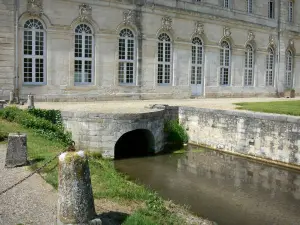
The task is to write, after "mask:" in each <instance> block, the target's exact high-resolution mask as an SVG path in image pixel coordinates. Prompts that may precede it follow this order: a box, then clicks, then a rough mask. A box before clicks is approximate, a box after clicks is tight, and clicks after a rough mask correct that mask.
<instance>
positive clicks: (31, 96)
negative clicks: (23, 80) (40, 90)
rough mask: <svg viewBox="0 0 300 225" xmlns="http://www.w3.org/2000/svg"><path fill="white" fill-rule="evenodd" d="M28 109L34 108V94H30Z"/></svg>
mask: <svg viewBox="0 0 300 225" xmlns="http://www.w3.org/2000/svg"><path fill="white" fill-rule="evenodd" d="M27 104H28V109H34V96H33V95H28V101H27Z"/></svg>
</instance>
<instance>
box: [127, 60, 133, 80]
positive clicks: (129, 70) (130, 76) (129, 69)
mask: <svg viewBox="0 0 300 225" xmlns="http://www.w3.org/2000/svg"><path fill="white" fill-rule="evenodd" d="M126 83H130V84H132V83H133V63H126Z"/></svg>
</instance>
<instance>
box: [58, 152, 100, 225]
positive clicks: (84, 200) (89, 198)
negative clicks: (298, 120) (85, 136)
mask: <svg viewBox="0 0 300 225" xmlns="http://www.w3.org/2000/svg"><path fill="white" fill-rule="evenodd" d="M58 179H59V184H58V215H57V225H64V224H68V225H75V224H76V225H77V224H81V225H89V224H93V225H101V224H102V222H101V220H100V219H97V218H96V212H95V206H94V197H93V190H92V184H91V178H90V170H89V164H88V159H87V156H86V154H85V152H84V151H79V152H65V153H62V154H61V155H60V156H59V175H58Z"/></svg>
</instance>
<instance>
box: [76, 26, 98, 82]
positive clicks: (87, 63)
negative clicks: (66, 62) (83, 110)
mask: <svg viewBox="0 0 300 225" xmlns="http://www.w3.org/2000/svg"><path fill="white" fill-rule="evenodd" d="M93 49H94V40H93V32H92V29H91V28H90V27H89V26H88V25H86V24H79V25H78V26H77V27H76V29H75V64H74V65H75V84H91V83H92V82H93V67H94V66H93V58H94V52H93Z"/></svg>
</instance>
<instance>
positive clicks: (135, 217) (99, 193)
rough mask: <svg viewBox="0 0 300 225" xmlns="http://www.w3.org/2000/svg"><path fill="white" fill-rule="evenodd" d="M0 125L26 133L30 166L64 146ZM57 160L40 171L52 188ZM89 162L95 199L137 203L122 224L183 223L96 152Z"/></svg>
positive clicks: (8, 125)
mask: <svg viewBox="0 0 300 225" xmlns="http://www.w3.org/2000/svg"><path fill="white" fill-rule="evenodd" d="M0 124H1V125H0V132H2V133H11V132H25V133H27V139H28V143H27V145H28V157H29V160H31V162H32V164H31V166H30V169H35V168H37V167H39V166H40V165H42V164H43V163H44V162H46V161H48V160H49V159H51V158H52V157H54V156H55V155H56V154H58V153H59V152H63V151H65V149H66V147H65V145H64V144H63V143H61V142H59V141H55V140H49V139H47V138H45V137H44V136H43V135H41V134H39V133H37V132H36V131H35V130H33V129H31V128H24V127H23V126H21V125H19V124H17V123H13V122H8V121H6V120H3V119H0ZM0 143H1V142H0ZM2 143H3V142H2ZM57 163H58V160H55V161H54V162H52V163H51V164H50V165H49V166H47V167H46V168H45V169H44V170H43V171H42V172H41V175H42V176H43V177H44V179H45V180H46V181H47V182H48V183H50V184H51V185H53V186H54V187H55V188H57V185H58V174H57ZM89 165H90V170H91V180H92V185H93V192H94V196H95V199H109V200H111V201H113V202H117V203H118V204H121V205H122V204H123V205H128V204H129V205H130V204H135V205H137V207H136V209H135V210H134V212H133V213H132V214H131V215H130V216H128V217H127V218H126V219H125V220H124V221H123V224H126V225H135V224H136V225H140V224H144V225H150V224H151V225H154V224H178V225H179V224H180V225H182V224H187V222H186V221H187V220H186V218H184V217H182V215H180V216H179V215H178V213H176V212H174V211H172V209H170V208H169V207H168V206H167V205H166V203H165V202H164V201H163V200H162V199H161V198H160V197H159V196H158V195H157V194H156V193H154V192H152V191H150V190H148V189H147V188H145V187H143V186H141V185H137V184H135V183H133V182H130V181H129V180H128V179H127V177H126V176H123V175H121V174H120V173H118V172H116V170H115V169H114V166H113V162H112V161H110V160H104V159H102V158H101V157H100V156H99V155H95V154H90V158H89ZM189 224H192V223H189ZM194 224H198V223H194Z"/></svg>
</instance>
